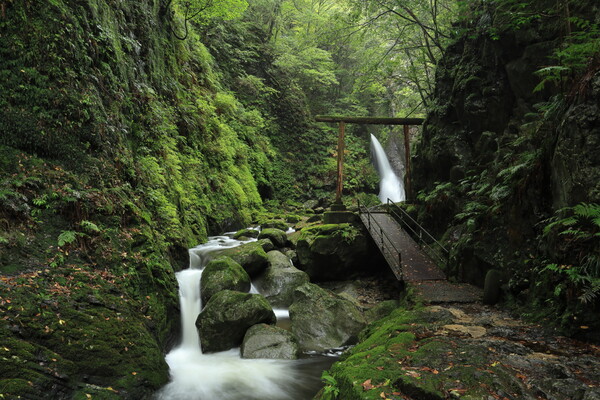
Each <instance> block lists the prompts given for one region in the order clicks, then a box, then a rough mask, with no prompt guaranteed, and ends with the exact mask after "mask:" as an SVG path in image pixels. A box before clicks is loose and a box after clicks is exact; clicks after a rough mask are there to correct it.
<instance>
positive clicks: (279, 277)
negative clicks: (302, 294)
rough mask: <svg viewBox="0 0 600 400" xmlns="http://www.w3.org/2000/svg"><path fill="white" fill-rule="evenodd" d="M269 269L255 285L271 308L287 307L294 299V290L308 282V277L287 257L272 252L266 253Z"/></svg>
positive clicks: (275, 251) (277, 252) (278, 252)
mask: <svg viewBox="0 0 600 400" xmlns="http://www.w3.org/2000/svg"><path fill="white" fill-rule="evenodd" d="M267 257H268V259H269V267H268V268H267V269H266V270H265V272H264V274H262V275H261V276H260V278H259V279H258V280H257V282H256V284H257V286H258V288H259V290H260V292H261V293H262V294H263V295H264V296H265V297H266V298H267V300H269V303H271V304H272V305H273V307H288V306H289V305H290V304H292V301H293V299H294V290H295V289H296V288H297V287H298V286H301V285H303V284H305V283H308V282H309V278H308V275H307V274H306V273H305V272H303V271H300V270H299V269H298V268H296V267H294V266H293V265H292V262H291V260H290V259H289V257H288V256H286V255H285V254H283V253H281V252H280V251H277V250H273V251H270V252H269V253H267Z"/></svg>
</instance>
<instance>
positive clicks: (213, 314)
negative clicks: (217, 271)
mask: <svg viewBox="0 0 600 400" xmlns="http://www.w3.org/2000/svg"><path fill="white" fill-rule="evenodd" d="M276 321H277V318H276V317H275V313H274V312H273V309H272V308H271V306H270V305H269V302H268V301H267V300H266V299H265V298H264V297H263V296H261V295H259V294H249V293H242V292H236V291H233V290H222V291H220V292H218V293H217V294H215V295H214V296H212V297H211V298H210V300H209V301H208V303H207V304H206V306H205V307H204V309H203V310H202V312H200V315H199V316H198V319H197V320H196V326H197V327H198V331H199V333H200V342H201V343H202V351H204V352H208V353H210V352H216V351H225V350H228V349H231V348H234V347H238V346H240V345H241V344H242V341H243V339H244V335H245V334H246V331H247V330H248V328H250V327H251V326H253V325H256V324H260V323H266V324H274V323H275V322H276Z"/></svg>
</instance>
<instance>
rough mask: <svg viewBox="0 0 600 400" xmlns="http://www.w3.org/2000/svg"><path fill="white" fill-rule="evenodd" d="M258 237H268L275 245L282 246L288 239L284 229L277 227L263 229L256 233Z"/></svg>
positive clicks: (286, 243)
mask: <svg viewBox="0 0 600 400" xmlns="http://www.w3.org/2000/svg"><path fill="white" fill-rule="evenodd" d="M258 238H259V239H269V240H271V242H273V244H274V245H275V247H278V248H282V247H285V246H287V245H288V243H289V240H288V237H287V234H286V233H285V231H282V230H281V229H277V228H267V229H263V230H262V231H261V232H260V234H259V235H258Z"/></svg>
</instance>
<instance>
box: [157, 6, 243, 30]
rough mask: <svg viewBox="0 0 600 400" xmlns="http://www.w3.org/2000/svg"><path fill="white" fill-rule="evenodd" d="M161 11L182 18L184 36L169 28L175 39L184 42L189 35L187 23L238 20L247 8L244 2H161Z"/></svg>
mask: <svg viewBox="0 0 600 400" xmlns="http://www.w3.org/2000/svg"><path fill="white" fill-rule="evenodd" d="M161 5H162V11H163V13H165V14H167V13H169V12H171V14H172V15H175V14H179V15H181V17H182V18H183V27H184V34H183V35H179V34H178V33H177V32H175V30H174V29H172V28H171V31H172V32H173V35H175V37H176V38H177V39H180V40H185V39H186V38H187V37H188V34H189V28H188V23H189V22H190V21H191V20H194V19H195V20H196V21H197V22H199V23H207V22H208V21H210V20H212V19H217V18H218V19H222V20H230V19H234V18H239V17H240V16H242V15H243V13H244V11H245V10H246V8H247V7H248V2H247V1H246V0H162V3H161Z"/></svg>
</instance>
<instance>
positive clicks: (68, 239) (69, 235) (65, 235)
mask: <svg viewBox="0 0 600 400" xmlns="http://www.w3.org/2000/svg"><path fill="white" fill-rule="evenodd" d="M81 235H82V234H81V233H79V232H75V231H62V232H61V233H60V235H58V247H62V246H64V245H65V244H71V243H73V242H74V241H75V240H76V239H77V236H81Z"/></svg>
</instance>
